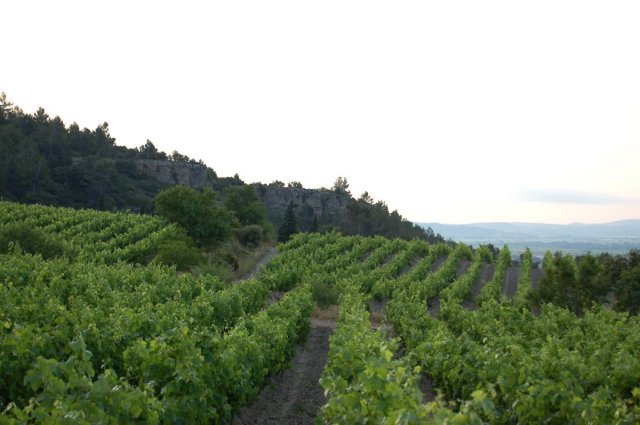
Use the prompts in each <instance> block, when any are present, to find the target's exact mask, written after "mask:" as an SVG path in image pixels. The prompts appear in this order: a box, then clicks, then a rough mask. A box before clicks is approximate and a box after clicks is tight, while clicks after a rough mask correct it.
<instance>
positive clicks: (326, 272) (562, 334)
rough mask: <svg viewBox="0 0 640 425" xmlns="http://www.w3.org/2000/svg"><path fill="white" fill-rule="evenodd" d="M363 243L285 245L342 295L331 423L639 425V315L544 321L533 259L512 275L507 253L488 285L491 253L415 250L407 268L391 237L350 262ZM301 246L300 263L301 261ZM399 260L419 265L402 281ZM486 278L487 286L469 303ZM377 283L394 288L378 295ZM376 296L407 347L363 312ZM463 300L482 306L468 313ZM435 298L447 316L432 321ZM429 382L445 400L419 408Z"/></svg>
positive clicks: (563, 313) (405, 246) (327, 411)
mask: <svg viewBox="0 0 640 425" xmlns="http://www.w3.org/2000/svg"><path fill="white" fill-rule="evenodd" d="M303 238H304V239H305V240H304V241H302V239H303ZM363 243H370V242H366V240H359V239H357V238H355V239H351V238H342V237H339V236H336V235H325V236H320V235H315V236H314V235H305V236H303V237H301V238H300V239H295V240H294V241H293V242H292V244H291V245H290V246H289V247H285V249H284V252H285V256H288V258H289V260H285V256H283V257H282V258H280V261H291V262H292V265H293V269H295V270H297V271H296V273H297V274H298V278H299V279H301V280H305V279H307V278H312V279H321V280H327V281H330V282H333V283H334V284H336V285H338V286H339V287H340V288H341V290H342V293H343V296H342V304H341V312H340V319H339V323H338V328H337V330H336V334H335V335H334V336H333V337H332V338H331V348H330V352H329V363H328V365H327V368H326V370H325V374H324V377H323V379H322V384H323V386H324V387H325V389H326V391H327V393H328V394H329V396H330V399H329V401H328V403H327V405H326V406H325V407H324V408H323V409H322V413H321V417H322V420H323V421H325V422H327V423H364V422H367V421H370V422H373V423H378V422H382V423H443V422H444V421H448V422H449V423H543V422H544V423H557V424H565V423H585V424H586V423H621V424H622V423H624V424H626V423H629V424H631V423H637V422H638V420H640V407H639V405H640V385H639V382H640V359H638V357H637V356H636V355H635V353H637V352H638V349H640V337H639V336H638V335H640V320H638V317H629V316H628V315H626V314H621V313H616V312H612V311H609V310H606V309H604V308H598V309H595V310H594V311H592V312H589V313H588V314H586V315H585V316H584V317H577V316H575V315H574V314H572V313H570V312H568V311H567V310H565V309H561V308H557V307H554V306H552V305H547V306H545V307H544V308H543V309H542V311H541V313H540V315H539V316H536V315H534V314H532V313H531V312H530V311H529V309H528V307H527V295H526V293H527V291H528V290H529V288H531V286H532V275H533V273H532V270H531V266H530V254H529V253H526V254H525V255H524V258H523V264H522V269H520V268H514V267H511V255H510V253H509V251H508V249H507V248H506V247H505V248H504V249H503V250H502V251H501V253H500V256H499V258H498V261H497V263H496V264H495V265H494V266H491V267H492V268H493V269H494V270H493V273H492V275H491V276H487V275H486V274H485V276H484V279H483V276H482V274H483V270H486V266H487V264H486V261H487V260H490V255H489V254H488V252H487V251H485V250H479V251H477V252H475V253H472V252H471V251H470V250H469V248H468V247H466V246H463V245H458V246H456V247H455V248H454V249H449V248H448V247H444V246H437V245H436V246H429V247H426V249H424V250H416V249H415V248H413V250H414V252H415V253H416V255H415V257H414V258H412V260H413V261H412V260H409V261H408V262H406V261H407V260H406V259H407V258H408V257H411V255H409V254H408V250H409V245H410V244H409V243H406V242H400V241H387V242H384V243H382V244H380V245H376V247H375V248H373V247H372V248H371V249H369V250H365V249H364V248H363V249H362V251H363V252H361V253H360V254H359V261H354V259H353V258H352V257H350V253H353V252H355V251H360V247H361V246H363V245H362V244H363ZM298 250H299V252H300V254H302V253H303V252H304V255H300V256H297V255H296V252H297V251H298ZM364 251H368V254H367V253H364ZM327 253H331V255H326V254H327ZM444 256H446V259H444V258H443V257H444ZM347 257H348V258H350V259H349V260H348V261H347V260H345V258H347ZM382 258H384V259H383V260H381V259H382ZM396 261H397V262H398V263H405V262H406V263H405V264H411V263H413V265H412V267H410V268H402V269H401V270H402V272H401V273H398V272H397V270H398V268H397V267H392V266H391V265H392V264H394V263H396ZM334 264H339V265H341V266H339V267H334ZM373 265H375V266H377V267H372V266H373ZM427 265H428V266H427ZM390 270H393V271H390ZM418 270H419V271H418ZM427 270H428V272H426V271H427ZM461 270H463V272H462V273H460V271H461ZM425 272H426V273H425ZM409 276H410V277H409ZM483 280H484V284H483V285H482V281H483ZM518 281H521V282H522V285H521V286H518V285H517V282H518ZM478 282H480V283H481V286H480V287H481V289H480V291H479V294H478V296H477V299H473V291H474V289H475V290H476V291H477V289H478V287H479V285H478ZM514 282H516V284H514ZM381 287H384V288H391V289H389V290H385V291H379V288H381ZM374 294H375V295H376V296H377V297H378V298H380V297H381V296H382V295H383V294H384V297H389V298H390V300H389V302H388V306H387V318H388V320H389V322H390V323H391V324H393V328H394V329H395V332H397V335H398V336H399V337H400V340H399V341H398V340H396V339H394V338H390V336H389V335H387V334H385V333H384V331H382V330H378V331H374V330H373V328H372V326H371V323H370V321H369V313H368V312H367V309H366V306H367V302H368V300H369V299H371V298H372V297H373V296H374ZM465 300H466V301H467V302H473V303H474V304H475V305H474V307H477V308H476V309H475V310H470V309H465V308H464V307H463V304H462V303H463V302H464V301H465ZM435 301H437V304H438V305H439V309H438V311H436V312H433V313H434V315H435V317H431V315H430V314H429V310H430V307H432V306H433V304H434V302H435ZM399 342H400V343H401V344H402V345H403V346H404V347H405V349H406V350H407V351H406V352H407V354H406V355H399V354H400V353H402V352H403V350H398V343H399ZM421 374H426V375H428V377H429V378H430V379H431V380H432V381H433V385H434V387H435V389H436V390H437V391H438V392H439V393H440V394H441V397H442V398H441V399H439V400H436V401H431V402H428V403H423V402H422V395H421V393H420V390H419V387H418V382H419V381H420V375H421Z"/></svg>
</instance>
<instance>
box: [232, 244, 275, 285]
mask: <svg viewBox="0 0 640 425" xmlns="http://www.w3.org/2000/svg"><path fill="white" fill-rule="evenodd" d="M276 255H278V248H277V247H275V246H272V247H271V248H269V249H268V250H267V252H266V253H265V254H264V255H263V256H262V258H260V260H259V261H258V262H257V263H256V265H255V267H254V268H253V270H252V271H251V272H250V273H247V274H246V275H244V276H242V277H241V278H240V279H238V280H239V281H240V280H247V279H251V278H252V277H255V276H256V275H257V274H258V273H259V272H260V270H262V268H263V267H264V265H265V264H267V262H268V261H269V260H271V259H272V258H273V257H275V256H276Z"/></svg>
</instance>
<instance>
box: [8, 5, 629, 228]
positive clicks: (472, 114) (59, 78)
mask: <svg viewBox="0 0 640 425" xmlns="http://www.w3.org/2000/svg"><path fill="white" fill-rule="evenodd" d="M3 17H4V19H3V25H4V28H3V29H4V31H5V33H7V34H11V35H12V42H11V43H5V44H6V46H5V51H4V58H5V64H6V65H5V66H3V67H2V68H1V69H0V91H3V92H5V93H6V94H7V97H8V99H9V100H10V101H11V102H13V103H15V104H16V105H17V106H19V107H21V108H22V109H23V110H24V111H26V112H34V111H35V110H36V109H37V108H38V107H40V106H41V107H43V108H44V109H45V110H46V111H47V113H48V114H49V115H50V116H56V115H59V116H60V117H61V118H62V119H63V120H64V122H65V124H66V125H67V126H68V125H70V124H71V123H73V122H77V123H78V125H80V126H81V127H88V128H92V129H93V128H96V127H97V126H98V125H99V124H101V123H102V122H104V121H107V122H108V123H109V128H110V132H111V135H112V136H113V137H115V138H116V140H117V143H118V144H119V145H124V146H128V147H137V146H140V145H143V144H144V143H145V142H146V140H147V139H150V140H151V141H152V142H153V143H154V144H155V145H156V147H158V149H160V150H164V151H166V152H169V153H170V152H171V151H173V150H178V151H179V152H181V153H183V154H186V155H188V156H189V157H192V158H195V159H202V160H203V161H204V162H205V163H206V164H207V165H208V166H210V167H211V168H213V169H214V170H215V171H216V172H217V173H218V175H220V176H231V175H234V174H236V173H238V174H239V175H240V177H241V178H242V179H243V180H245V181H247V182H255V181H261V182H264V183H269V182H272V181H274V180H281V181H284V182H285V183H287V182H290V181H300V182H301V183H302V184H303V185H304V186H305V187H310V188H314V187H315V188H317V187H331V186H332V184H333V182H334V180H335V179H336V178H337V177H338V176H344V177H346V178H347V179H348V181H349V183H350V189H351V192H352V193H353V195H354V196H355V197H359V196H360V194H361V193H362V192H364V191H368V192H369V194H370V195H371V196H372V197H373V198H374V199H375V200H384V201H385V202H386V203H387V205H388V206H389V208H390V209H397V210H398V211H399V212H400V213H401V214H402V215H403V216H405V217H406V218H408V219H410V220H412V221H414V222H439V223H447V224H469V223H477V222H536V223H551V224H566V223H572V222H582V223H604V222H611V221H617V220H623V219H637V218H640V167H638V166H637V161H638V158H640V79H638V78H637V76H638V75H640V56H639V55H637V54H636V52H637V51H638V48H639V47H640V46H639V44H640V26H638V25H637V22H638V21H640V4H637V3H636V2H631V1H629V2H616V3H615V4H612V3H604V2H603V3H594V2H579V1H570V2H552V1H541V2H536V3H533V4H519V3H513V2H508V1H489V2H471V1H466V2H462V3H459V2H456V3H428V4H425V3H423V2H417V1H416V2H406V3H402V4H389V3H382V2H364V1H346V2H345V1H342V2H334V1H329V2H323V3H321V4H307V3H300V2H294V1H273V2H257V1H249V2H243V3H233V2H232V3H215V4H202V3H198V2H192V1H185V2H181V3H180V4H179V5H177V4H176V5H170V4H166V3H157V2H150V1H140V2H135V3H131V2H127V3H125V2H119V1H115V2H109V3H93V2H92V3H87V2H79V1H61V2H55V3H50V2H45V1H24V2H13V3H9V4H7V5H5V7H4V8H3Z"/></svg>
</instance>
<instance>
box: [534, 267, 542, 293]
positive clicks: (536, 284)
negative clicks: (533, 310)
mask: <svg viewBox="0 0 640 425" xmlns="http://www.w3.org/2000/svg"><path fill="white" fill-rule="evenodd" d="M543 276H544V271H543V270H542V269H532V270H531V287H532V288H533V289H538V287H539V286H540V281H541V280H542V277H543Z"/></svg>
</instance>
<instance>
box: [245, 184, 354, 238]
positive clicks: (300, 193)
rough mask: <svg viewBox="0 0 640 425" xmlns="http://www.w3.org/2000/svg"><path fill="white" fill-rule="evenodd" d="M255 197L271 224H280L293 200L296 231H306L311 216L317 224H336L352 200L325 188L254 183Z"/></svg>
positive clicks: (311, 220)
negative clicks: (296, 221) (265, 210)
mask: <svg viewBox="0 0 640 425" xmlns="http://www.w3.org/2000/svg"><path fill="white" fill-rule="evenodd" d="M253 186H254V187H255V188H256V193H257V194H258V197H259V198H260V200H261V201H262V203H263V204H264V206H265V208H266V209H267V213H268V215H269V218H270V219H271V220H272V221H273V222H274V223H277V224H279V223H281V222H282V218H283V217H284V213H285V210H286V209H287V206H288V205H289V202H291V201H293V206H294V210H295V213H296V218H297V219H298V229H299V230H303V231H304V230H309V229H310V228H311V224H312V222H313V217H314V215H315V216H316V217H317V220H318V221H319V222H320V223H337V222H338V221H339V219H340V217H342V215H343V214H344V212H345V210H346V208H347V206H348V205H349V204H350V203H351V202H353V199H352V198H351V197H350V196H349V195H347V194H342V193H337V192H335V191H333V190H327V189H304V188H296V187H282V186H278V185H274V184H270V185H265V184H262V183H255V184H254V185H253Z"/></svg>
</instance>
